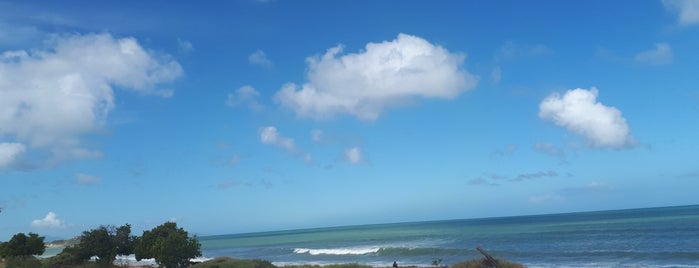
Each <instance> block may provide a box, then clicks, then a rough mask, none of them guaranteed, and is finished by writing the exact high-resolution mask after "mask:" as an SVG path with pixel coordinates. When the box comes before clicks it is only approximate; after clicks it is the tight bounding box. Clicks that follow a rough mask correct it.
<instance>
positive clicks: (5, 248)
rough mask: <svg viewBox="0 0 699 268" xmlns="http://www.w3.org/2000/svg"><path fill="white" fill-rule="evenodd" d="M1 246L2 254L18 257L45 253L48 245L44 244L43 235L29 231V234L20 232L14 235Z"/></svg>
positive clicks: (0, 253)
mask: <svg viewBox="0 0 699 268" xmlns="http://www.w3.org/2000/svg"><path fill="white" fill-rule="evenodd" d="M0 248H1V250H0V256H2V257H17V256H31V255H41V254H44V250H46V245H45V244H44V237H43V236H39V235H38V234H35V233H29V236H27V235H25V234H24V233H18V234H16V235H14V236H12V239H10V241H8V242H6V243H3V245H2V247H0Z"/></svg>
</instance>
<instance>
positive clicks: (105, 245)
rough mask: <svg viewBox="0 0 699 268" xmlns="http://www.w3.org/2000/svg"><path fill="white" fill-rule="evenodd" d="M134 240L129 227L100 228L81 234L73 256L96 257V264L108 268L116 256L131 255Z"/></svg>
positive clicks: (126, 225) (127, 225)
mask: <svg viewBox="0 0 699 268" xmlns="http://www.w3.org/2000/svg"><path fill="white" fill-rule="evenodd" d="M135 240H136V238H135V237H133V236H131V225H129V224H125V225H123V226H121V227H118V228H117V227H114V226H100V227H99V228H97V229H92V230H89V231H85V232H83V234H82V236H80V243H79V244H78V246H77V247H76V248H75V249H73V250H75V251H76V252H75V253H76V254H75V256H79V257H85V256H88V257H87V258H88V259H89V258H90V256H97V258H99V259H98V260H97V263H98V264H100V265H102V266H110V265H111V264H112V263H113V262H114V260H115V259H116V256H117V255H129V254H132V253H133V249H134V243H135Z"/></svg>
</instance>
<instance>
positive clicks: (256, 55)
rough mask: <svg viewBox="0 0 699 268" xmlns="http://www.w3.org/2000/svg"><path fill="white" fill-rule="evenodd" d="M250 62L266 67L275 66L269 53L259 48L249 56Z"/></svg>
mask: <svg viewBox="0 0 699 268" xmlns="http://www.w3.org/2000/svg"><path fill="white" fill-rule="evenodd" d="M248 62H250V64H254V65H259V66H262V67H265V68H272V66H274V64H273V63H272V61H271V60H269V59H268V58H267V54H265V52H264V51H262V50H259V49H258V50H256V51H255V52H253V53H252V54H250V56H248Z"/></svg>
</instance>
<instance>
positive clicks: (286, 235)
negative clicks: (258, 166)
mask: <svg viewBox="0 0 699 268" xmlns="http://www.w3.org/2000/svg"><path fill="white" fill-rule="evenodd" d="M200 241H201V243H202V253H203V254H204V256H205V257H217V256H229V257H235V258H259V259H266V260H270V261H272V262H274V263H275V264H282V265H283V264H298V263H309V264H330V263H362V264H369V265H373V266H390V265H391V264H392V263H393V261H397V262H398V263H399V264H401V265H420V266H430V265H431V264H432V261H433V260H434V259H438V258H439V259H442V264H453V263H456V262H459V261H463V260H467V259H471V258H480V257H481V256H480V255H479V253H478V252H477V251H476V250H475V247H476V246H481V247H483V248H484V249H485V250H487V251H488V252H490V253H491V254H492V255H494V256H495V257H497V258H505V259H509V260H513V261H517V262H520V263H523V264H525V265H527V266H528V267H699V206H683V207H666V208H648V209H632V210H616V211H602V212H585V213H568V214H552V215H538V216H519V217H503V218H487V219H470V220H451V221H434V222H418V223H397V224H382V225H363V226H350V227H336V228H320V229H307V230H293V231H280V232H266V233H253V234H238V235H221V236H207V237H200Z"/></svg>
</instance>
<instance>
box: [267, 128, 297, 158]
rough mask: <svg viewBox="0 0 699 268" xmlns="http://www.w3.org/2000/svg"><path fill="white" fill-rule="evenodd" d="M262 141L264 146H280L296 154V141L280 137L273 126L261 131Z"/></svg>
mask: <svg viewBox="0 0 699 268" xmlns="http://www.w3.org/2000/svg"><path fill="white" fill-rule="evenodd" d="M260 141H262V143H263V144H271V145H276V146H279V147H281V148H284V149H286V150H287V151H289V152H292V153H293V152H296V148H295V147H294V139H290V138H287V137H284V136H282V135H280V134H279V131H277V128H276V127H273V126H269V127H264V128H262V129H260Z"/></svg>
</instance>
